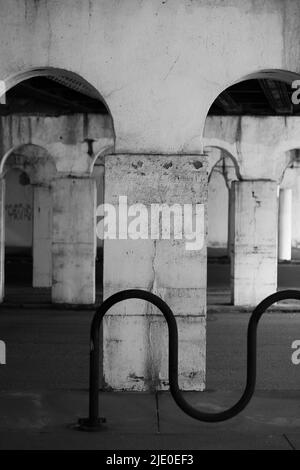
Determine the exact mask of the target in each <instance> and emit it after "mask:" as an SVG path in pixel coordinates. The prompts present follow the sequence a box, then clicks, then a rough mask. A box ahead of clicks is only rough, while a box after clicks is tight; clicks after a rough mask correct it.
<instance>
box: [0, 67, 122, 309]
mask: <svg viewBox="0 0 300 470" xmlns="http://www.w3.org/2000/svg"><path fill="white" fill-rule="evenodd" d="M0 113H1V116H2V119H1V131H2V132H1V135H2V139H1V143H0V144H1V157H2V160H1V163H0V168H1V174H2V177H3V180H4V179H6V180H7V181H6V183H7V185H6V186H7V187H8V189H7V190H6V199H7V197H9V198H10V199H12V200H13V197H14V198H15V199H16V198H17V197H18V198H19V199H22V194H23V193H22V191H21V189H20V187H21V185H20V181H23V182H24V181H25V176H24V175H25V174H28V180H29V182H28V188H31V189H30V190H31V192H32V200H33V203H32V206H31V222H33V229H31V232H32V236H31V238H32V240H33V243H32V247H31V255H30V256H31V259H32V266H33V270H32V272H31V277H32V278H31V279H30V276H27V279H26V283H27V285H30V284H31V285H32V286H33V287H34V288H36V287H39V288H41V287H43V288H47V292H50V291H51V295H52V301H54V302H59V303H72V304H73V303H74V304H77V303H82V304H84V303H93V302H95V277H96V273H99V276H98V275H97V278H98V280H99V281H98V283H97V284H98V286H99V292H100V294H101V293H102V286H101V283H102V259H103V256H102V251H101V250H100V251H99V250H96V249H95V243H96V240H95V239H94V238H95V237H94V235H95V233H94V232H95V230H94V229H93V226H94V221H95V219H96V207H95V201H94V198H93V192H94V185H96V186H97V187H98V194H99V195H100V194H101V193H102V192H103V177H102V176H101V175H99V174H98V173H97V175H96V176H95V178H94V176H93V175H92V169H93V166H94V160H95V158H96V156H97V155H98V154H99V152H100V150H101V151H103V150H104V149H106V148H109V149H112V148H113V146H114V140H115V138H114V136H115V134H114V124H113V120H112V117H111V114H110V111H109V108H108V106H107V105H106V103H105V100H104V99H103V98H102V96H101V95H100V93H99V92H98V90H97V89H96V88H95V87H94V86H93V85H91V84H90V83H89V82H87V81H86V80H85V79H83V78H82V77H80V76H79V75H77V74H75V73H73V72H70V71H66V70H63V69H57V68H51V67H48V68H35V69H31V70H28V71H25V72H23V73H20V74H17V75H15V76H12V77H9V78H8V79H6V80H5V81H3V82H2V88H1V104H0ZM50 155H51V157H50ZM8 170H11V171H9V172H8ZM17 170H18V171H20V172H21V175H23V176H22V177H21V176H20V177H16V176H15V172H16V171H17ZM27 170H28V171H27ZM10 173H11V174H13V175H14V177H12V176H10ZM4 175H5V177H4ZM3 186H4V181H3ZM24 187H25V184H24ZM22 190H23V192H24V191H25V189H24V188H23V187H22ZM30 190H29V189H27V190H26V191H27V192H28V191H30ZM3 191H4V190H3ZM26 194H27V193H26ZM27 196H28V195H27ZM27 196H26V197H27ZM28 197H29V196H28ZM99 197H100V196H99ZM35 198H36V201H35ZM100 199H101V197H100ZM25 200H26V198H25V197H24V200H23V202H24V203H25ZM7 204H8V205H9V204H10V205H11V204H15V206H16V205H17V204H21V202H20V203H18V202H12V203H11V202H8V203H7ZM35 206H38V207H39V214H43V217H42V215H40V219H41V221H40V227H39V230H38V232H39V233H38V234H36V233H35V232H36V230H37V229H36V224H35V222H34V221H35V220H36V219H37V217H36V216H38V214H36V213H35V211H36V209H35ZM20 207H21V206H20ZM26 207H27V206H26ZM28 211H29V209H28ZM19 212H20V211H19ZM23 212H24V211H23ZM9 214H10V215H9V216H7V217H6V222H7V223H8V225H7V227H4V231H6V232H7V234H8V235H9V237H8V238H7V243H9V245H7V249H6V259H7V261H8V259H9V258H8V252H9V253H13V252H15V253H17V252H20V250H18V249H17V248H18V243H19V244H20V243H25V245H26V246H27V245H29V241H28V240H29V237H30V235H29V232H28V231H29V228H28V227H27V232H28V233H27V232H26V233H27V235H26V236H27V238H26V239H25V235H24V234H25V221H23V225H22V232H24V234H23V235H22V237H21V239H22V240H19V241H18V238H17V236H16V227H15V229H14V232H12V228H11V227H12V221H11V220H10V219H9V218H8V217H10V218H12V217H13V215H12V214H13V211H12V210H11V211H10V212H9ZM80 214H85V217H84V218H85V219H86V220H87V221H88V225H87V228H86V231H84V228H83V227H82V226H81V225H85V221H86V220H82V221H81V220H80V219H81V217H80ZM24 217H25V215H24ZM3 220H4V217H3ZM9 220H10V221H9ZM16 223H17V222H16V221H15V224H16ZM28 224H29V221H28ZM28 224H27V225H28ZM19 225H20V223H19ZM73 225H74V226H73ZM46 232H47V234H46ZM12 233H14V234H15V235H14V237H13V236H12ZM37 237H38V239H39V241H41V239H43V240H44V245H45V243H46V241H45V240H46V239H47V242H48V251H50V253H48V256H47V257H45V250H41V248H36V247H37V245H38V243H36V239H37ZM87 237H88V238H89V241H88V245H89V248H88V249H87V248H86V246H87V243H86V238H87ZM3 239H4V237H3ZM98 244H99V245H101V243H99V242H98ZM66 246H67V249H64V247H66ZM23 248H25V247H23ZM27 248H28V249H29V248H30V247H29V246H28V247H27ZM100 248H102V247H101V246H100ZM85 249H86V252H85V253H83V251H84V250H85ZM29 251H30V249H29ZM81 252H82V253H81ZM9 256H12V255H11V254H10V255H9ZM30 256H29V257H30ZM76 257H78V259H77V258H76ZM15 258H17V255H15ZM35 259H36V260H37V259H39V263H35ZM19 261H20V262H21V258H20V259H19ZM15 262H17V260H16V259H15ZM45 263H46V264H49V266H48V267H47V270H45V269H44V268H43V267H42V265H43V264H44V265H45ZM72 263H73V264H74V266H73V265H72ZM35 266H36V269H35ZM75 267H76V269H75ZM80 269H82V273H81V274H80ZM14 271H15V273H18V272H19V271H20V270H18V269H15V270H14ZM7 274H8V272H7ZM2 277H3V279H4V278H5V276H2ZM13 277H14V275H13V272H12V273H11V274H10V275H9V276H8V277H7V282H10V283H11V285H15V284H16V281H17V276H16V275H15V279H14V278H13ZM85 278H88V282H87V285H85V286H84V287H82V279H85ZM3 279H2V284H3ZM79 284H80V285H79ZM1 297H2V298H3V295H2V296H1ZM6 298H7V297H6ZM35 298H36V297H33V298H30V302H31V301H34V300H35ZM50 298H51V297H50V295H48V297H47V299H50Z"/></svg>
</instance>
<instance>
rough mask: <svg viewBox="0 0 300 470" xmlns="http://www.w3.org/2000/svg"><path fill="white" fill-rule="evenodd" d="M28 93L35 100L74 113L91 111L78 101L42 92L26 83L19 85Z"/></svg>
mask: <svg viewBox="0 0 300 470" xmlns="http://www.w3.org/2000/svg"><path fill="white" fill-rule="evenodd" d="M19 86H20V87H22V88H23V89H24V91H26V94H27V95H29V96H32V97H33V98H37V99H41V100H42V101H46V102H47V103H51V104H54V105H57V106H61V107H63V108H68V109H71V110H73V111H77V112H82V113H89V112H90V111H91V110H90V108H88V107H87V106H83V105H81V104H79V103H76V101H71V100H68V99H66V98H62V97H61V96H59V95H55V94H54V93H50V92H49V91H45V90H40V89H39V88H34V87H33V86H31V85H27V84H25V83H21V84H20V85H19Z"/></svg>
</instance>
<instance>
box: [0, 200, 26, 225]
mask: <svg viewBox="0 0 300 470" xmlns="http://www.w3.org/2000/svg"><path fill="white" fill-rule="evenodd" d="M5 213H6V217H8V218H9V219H10V220H11V221H16V222H20V221H31V220H32V206H31V205H30V204H23V203H22V202H20V203H17V204H6V205H5Z"/></svg>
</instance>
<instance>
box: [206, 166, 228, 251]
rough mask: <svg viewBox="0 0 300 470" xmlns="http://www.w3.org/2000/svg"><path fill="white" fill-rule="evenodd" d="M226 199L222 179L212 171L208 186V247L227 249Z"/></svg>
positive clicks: (225, 188) (226, 192)
mask: <svg viewBox="0 0 300 470" xmlns="http://www.w3.org/2000/svg"><path fill="white" fill-rule="evenodd" d="M228 198H229V195H228V189H227V187H226V184H225V180H224V177H223V176H222V175H221V174H220V173H219V172H218V171H213V172H212V174H211V178H210V181H209V184H208V247H211V248H212V247H214V248H227V238H228Z"/></svg>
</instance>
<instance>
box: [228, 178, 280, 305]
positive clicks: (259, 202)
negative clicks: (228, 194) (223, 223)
mask: <svg viewBox="0 0 300 470" xmlns="http://www.w3.org/2000/svg"><path fill="white" fill-rule="evenodd" d="M232 191H233V193H232V202H233V205H234V207H233V211H234V241H233V245H232V250H233V251H232V256H231V285H232V301H233V304H234V305H241V306H255V305H257V304H258V303H259V302H260V301H261V300H263V299H264V298H265V297H266V296H268V295H269V294H271V293H273V292H275V291H276V290H277V221H278V215H277V214H278V202H277V183H276V182H274V181H262V180H256V181H234V182H233V189H232Z"/></svg>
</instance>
